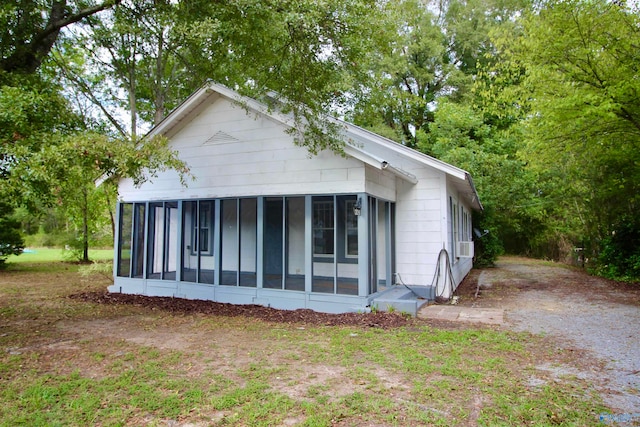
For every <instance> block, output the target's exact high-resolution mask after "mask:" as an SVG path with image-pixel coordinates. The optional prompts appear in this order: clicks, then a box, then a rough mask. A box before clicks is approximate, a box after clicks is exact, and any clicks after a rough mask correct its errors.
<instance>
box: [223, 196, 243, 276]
mask: <svg viewBox="0 0 640 427" xmlns="http://www.w3.org/2000/svg"><path fill="white" fill-rule="evenodd" d="M220 209H221V216H222V218H221V224H220V233H221V243H220V246H221V247H220V255H221V256H222V274H221V275H220V284H221V285H229V286H236V285H237V284H238V249H239V247H238V246H239V245H238V200H237V199H227V200H222V201H221V208H220Z"/></svg>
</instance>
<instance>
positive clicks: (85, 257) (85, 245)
mask: <svg viewBox="0 0 640 427" xmlns="http://www.w3.org/2000/svg"><path fill="white" fill-rule="evenodd" d="M82 197H83V198H84V200H83V202H84V204H83V206H82V262H85V263H89V200H88V197H87V189H86V188H83V190H82Z"/></svg>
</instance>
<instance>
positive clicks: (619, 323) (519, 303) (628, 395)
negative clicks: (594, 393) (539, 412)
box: [457, 257, 640, 413]
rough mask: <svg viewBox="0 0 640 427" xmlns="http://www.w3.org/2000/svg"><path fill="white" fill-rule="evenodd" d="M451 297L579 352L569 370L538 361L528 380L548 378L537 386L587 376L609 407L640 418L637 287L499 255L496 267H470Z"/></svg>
mask: <svg viewBox="0 0 640 427" xmlns="http://www.w3.org/2000/svg"><path fill="white" fill-rule="evenodd" d="M457 293H458V295H460V304H462V305H466V306H469V307H492V308H503V309H505V312H506V319H507V324H506V325H505V326H506V327H508V328H510V329H513V330H516V331H528V332H532V333H535V334H543V335H546V336H548V337H549V345H550V346H557V347H558V348H563V349H566V350H570V351H572V352H574V353H576V354H577V355H579V357H578V358H577V360H576V363H577V364H576V365H575V366H555V365H554V366H551V367H550V366H549V365H545V364H540V365H539V366H538V373H537V375H534V376H532V383H536V381H538V376H540V375H544V377H545V378H546V379H545V380H544V381H543V382H542V384H544V383H545V382H546V381H557V380H559V379H560V378H566V377H568V376H573V377H577V378H589V379H590V380H591V381H593V382H594V383H596V384H598V388H599V391H600V393H601V394H602V395H603V398H604V399H605V402H606V403H607V404H609V405H610V406H612V407H614V408H617V409H618V410H620V412H621V413H640V339H639V338H638V337H639V336H640V286H639V285H637V284H635V285H634V284H630V283H621V282H615V281H612V280H607V279H603V278H599V277H594V276H589V275H588V274H586V273H585V272H584V271H582V270H580V269H576V268H572V267H569V266H565V265H562V264H554V263H550V262H543V261H535V260H530V259H526V258H516V257H504V258H501V259H500V260H499V262H498V263H497V265H496V268H490V269H482V270H474V271H473V272H472V273H471V274H470V275H469V276H468V277H467V278H466V279H465V281H464V282H463V284H462V285H461V286H460V287H459V288H458V290H457ZM476 294H477V297H476ZM591 359H595V360H591Z"/></svg>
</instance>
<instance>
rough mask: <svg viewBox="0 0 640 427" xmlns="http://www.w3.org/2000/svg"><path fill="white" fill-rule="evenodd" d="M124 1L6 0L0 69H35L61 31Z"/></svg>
mask: <svg viewBox="0 0 640 427" xmlns="http://www.w3.org/2000/svg"><path fill="white" fill-rule="evenodd" d="M118 3H120V0H107V1H105V2H103V3H94V2H67V1H66V0H51V1H44V0H40V1H37V0H36V1H21V2H6V3H5V4H3V5H2V6H0V11H1V12H2V13H0V28H1V29H2V33H1V38H0V71H4V72H7V73H23V74H33V73H35V72H36V71H37V70H38V69H39V68H40V66H41V65H42V62H43V61H44V60H45V59H46V58H47V56H48V55H49V52H51V49H52V48H53V46H54V44H55V42H56V40H57V39H58V36H59V35H60V31H61V30H62V29H63V28H65V27H67V26H69V25H71V24H74V23H76V22H79V21H81V20H83V19H85V18H87V17H89V16H92V15H94V14H96V13H98V12H101V11H103V10H106V9H108V8H110V7H113V6H114V5H116V4H118Z"/></svg>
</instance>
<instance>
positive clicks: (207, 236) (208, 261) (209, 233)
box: [192, 200, 216, 283]
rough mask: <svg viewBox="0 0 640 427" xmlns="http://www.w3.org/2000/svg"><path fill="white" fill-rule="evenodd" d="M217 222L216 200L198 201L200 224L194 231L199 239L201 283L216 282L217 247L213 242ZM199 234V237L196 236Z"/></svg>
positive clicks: (199, 279)
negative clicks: (215, 257) (215, 256)
mask: <svg viewBox="0 0 640 427" xmlns="http://www.w3.org/2000/svg"><path fill="white" fill-rule="evenodd" d="M215 223H216V210H215V202H214V201H213V200H203V201H200V202H199V203H198V222H197V224H198V226H197V227H196V228H195V229H194V230H193V231H192V233H193V234H194V238H196V240H197V245H196V247H197V252H198V263H199V267H200V268H199V270H198V271H199V275H200V276H199V278H198V282H200V283H214V272H215V259H214V255H215V247H214V244H213V237H214V236H213V232H214V227H213V226H214V224H215ZM196 236H197V237H196Z"/></svg>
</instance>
